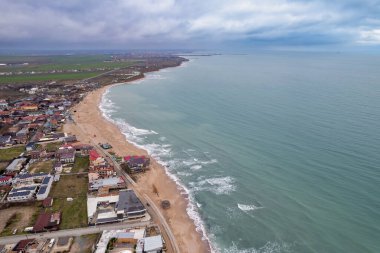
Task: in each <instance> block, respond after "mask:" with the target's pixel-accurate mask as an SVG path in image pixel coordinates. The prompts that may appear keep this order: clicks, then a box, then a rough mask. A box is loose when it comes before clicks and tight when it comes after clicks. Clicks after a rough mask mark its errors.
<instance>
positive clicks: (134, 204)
mask: <svg viewBox="0 0 380 253" xmlns="http://www.w3.org/2000/svg"><path fill="white" fill-rule="evenodd" d="M75 94H78V93H75ZM68 97H69V98H70V99H68ZM75 99H79V98H78V97H75V96H74V95H73V96H62V95H45V96H37V95H32V96H29V97H27V98H24V99H19V100H15V101H9V100H8V101H6V100H0V124H1V131H0V202H1V203H0V236H2V237H4V236H5V237H14V236H22V238H23V239H22V240H19V241H17V242H12V243H8V244H6V243H5V244H2V245H0V253H3V252H97V253H100V252H137V253H143V252H165V250H166V246H165V241H164V239H163V236H162V234H161V231H160V229H159V226H158V225H156V224H154V223H153V222H152V221H151V218H150V215H149V213H148V211H147V209H146V203H142V201H141V200H140V199H139V197H138V196H137V195H136V193H135V192H134V191H133V190H132V189H130V188H129V187H128V180H127V179H126V178H125V176H123V174H121V173H120V172H118V171H117V169H116V168H115V163H117V164H118V166H120V165H121V167H122V168H125V169H126V171H128V173H143V172H144V171H145V170H146V169H149V165H150V161H149V158H146V157H143V156H139V157H137V156H128V154H125V157H117V156H116V155H114V156H113V157H112V158H110V157H108V156H106V155H105V152H107V154H112V152H109V153H108V151H109V150H111V148H112V147H111V146H110V145H109V144H107V143H102V144H99V145H96V146H91V145H89V144H84V143H81V142H79V141H78V140H77V139H76V137H75V136H73V135H70V134H68V133H64V132H63V131H62V126H63V124H64V123H65V122H66V121H70V120H72V119H71V116H70V114H69V108H70V107H71V106H72V103H75ZM106 150H107V151H106ZM104 224H132V225H131V226H129V227H130V228H128V229H124V228H120V229H119V226H117V228H118V229H116V230H112V229H108V230H100V232H97V233H93V234H87V235H81V236H74V235H73V236H72V235H71V234H70V232H68V233H67V235H65V236H61V237H54V236H53V237H51V238H49V237H46V234H47V233H51V234H54V232H53V231H65V230H68V231H69V229H73V228H83V227H87V228H90V227H98V226H102V225H104ZM133 224H144V225H142V226H133ZM115 227H116V225H115ZM36 234H41V235H44V236H43V237H42V236H41V238H39V237H36V236H33V238H28V235H36ZM20 238H21V237H20ZM0 240H1V237H0Z"/></svg>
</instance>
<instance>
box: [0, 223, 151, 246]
mask: <svg viewBox="0 0 380 253" xmlns="http://www.w3.org/2000/svg"><path fill="white" fill-rule="evenodd" d="M149 224H150V221H138V222H136V221H133V222H130V221H126V222H121V223H112V224H105V225H98V226H92V227H86V228H74V229H66V230H58V231H53V232H45V233H39V234H25V235H14V236H7V237H0V244H10V243H17V242H18V241H20V240H24V239H35V238H40V239H46V238H53V237H54V238H55V237H63V236H81V235H88V234H95V233H100V232H102V231H103V230H117V229H132V228H137V227H146V226H148V225H149Z"/></svg>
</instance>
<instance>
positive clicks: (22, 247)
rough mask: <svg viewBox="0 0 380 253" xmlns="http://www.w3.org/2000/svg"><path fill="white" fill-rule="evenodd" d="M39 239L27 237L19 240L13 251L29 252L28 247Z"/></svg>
mask: <svg viewBox="0 0 380 253" xmlns="http://www.w3.org/2000/svg"><path fill="white" fill-rule="evenodd" d="M36 243H37V241H36V240H35V239H26V240H21V241H19V242H18V243H17V244H16V245H15V246H14V247H13V249H12V252H17V253H19V252H20V253H21V252H27V250H28V247H29V246H32V245H34V244H36Z"/></svg>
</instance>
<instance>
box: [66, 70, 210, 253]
mask: <svg viewBox="0 0 380 253" xmlns="http://www.w3.org/2000/svg"><path fill="white" fill-rule="evenodd" d="M144 77H145V75H143V77H141V78H139V79H137V80H141V79H143V78H144ZM131 81H136V79H135V80H131ZM131 81H129V82H127V83H117V84H112V85H108V86H104V87H101V88H99V89H96V90H94V91H91V92H89V93H88V94H86V96H85V98H84V99H83V100H82V101H81V102H80V103H79V104H77V105H75V106H74V107H73V108H72V109H71V111H72V112H73V118H74V120H75V122H76V124H72V123H71V124H65V126H64V129H65V132H69V133H72V134H75V135H76V136H77V138H78V140H80V141H81V142H83V143H89V142H95V143H105V142H108V143H110V144H111V145H112V146H113V148H112V151H113V152H115V153H116V154H118V155H120V156H124V155H146V156H149V157H150V158H151V166H150V168H151V169H150V170H148V171H147V172H145V173H144V174H141V175H139V174H137V179H138V180H137V182H136V183H137V187H136V189H137V190H138V191H139V192H140V193H142V194H147V195H148V196H149V197H150V198H151V199H152V200H153V202H154V203H155V204H156V205H157V206H160V201H161V200H164V199H168V200H170V202H171V208H170V209H168V210H162V209H160V211H161V213H162V214H163V216H164V217H165V220H166V221H167V223H168V224H169V226H170V228H171V230H172V232H173V234H174V237H175V238H176V240H177V243H178V245H179V248H180V251H181V252H182V253H185V252H189V253H192V252H199V253H201V252H211V246H210V244H209V240H208V238H207V237H206V235H205V234H204V233H205V231H203V229H201V231H199V230H200V229H197V226H196V221H195V220H193V219H192V218H191V217H190V216H189V214H188V208H189V207H190V205H192V203H191V202H190V200H189V195H188V193H187V192H186V190H185V189H184V188H183V187H182V186H181V185H180V184H179V183H178V182H176V180H175V179H173V178H172V177H171V176H170V175H169V174H168V172H167V170H166V168H165V167H164V166H163V165H161V164H159V163H158V162H157V161H156V160H155V159H154V158H153V157H151V156H150V155H149V154H148V152H147V151H146V150H145V149H143V148H141V147H138V146H136V145H135V144H133V143H132V142H130V141H129V140H128V139H127V138H126V136H125V135H124V134H123V133H122V131H121V130H120V129H119V127H118V126H117V125H116V124H115V123H114V122H111V121H110V119H109V118H107V117H106V115H104V114H103V111H102V110H101V108H100V106H101V102H102V99H103V96H104V95H105V94H106V93H107V91H108V89H110V88H112V87H113V86H115V85H122V84H126V85H130V84H133V83H131ZM74 111H76V112H74ZM153 185H155V187H156V188H157V189H158V195H156V194H155V193H153Z"/></svg>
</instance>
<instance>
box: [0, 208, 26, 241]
mask: <svg viewBox="0 0 380 253" xmlns="http://www.w3.org/2000/svg"><path fill="white" fill-rule="evenodd" d="M21 218H22V214H21V213H14V214H12V216H11V217H9V219H8V220H7V222H6V223H5V227H4V229H3V231H2V232H1V234H0V236H8V235H12V233H13V230H14V227H15V225H16V224H17V223H18V222H19V221H20V220H21Z"/></svg>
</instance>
